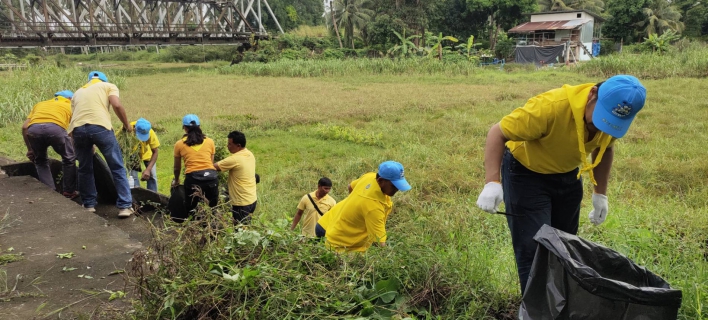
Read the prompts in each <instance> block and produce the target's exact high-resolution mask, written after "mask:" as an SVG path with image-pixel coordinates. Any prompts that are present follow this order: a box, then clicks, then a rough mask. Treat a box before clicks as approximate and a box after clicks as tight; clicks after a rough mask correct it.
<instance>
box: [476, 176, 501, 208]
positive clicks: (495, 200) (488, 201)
mask: <svg viewBox="0 0 708 320" xmlns="http://www.w3.org/2000/svg"><path fill="white" fill-rule="evenodd" d="M503 200H504V190H503V189H502V185H501V183H499V182H488V183H487V184H485V185H484V189H483V190H482V193H480V194H479V198H477V206H478V207H479V208H480V209H482V210H484V211H487V212H489V213H497V210H499V204H500V203H501V202H502V201H503Z"/></svg>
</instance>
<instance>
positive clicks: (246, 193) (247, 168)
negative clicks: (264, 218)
mask: <svg viewBox="0 0 708 320" xmlns="http://www.w3.org/2000/svg"><path fill="white" fill-rule="evenodd" d="M228 140H229V142H228V144H227V145H226V147H227V148H228V149H229V152H231V155H230V156H228V157H227V158H226V159H224V160H221V161H219V162H217V163H214V167H215V168H216V170H218V171H228V172H229V180H228V184H229V199H230V201H231V213H232V214H233V216H234V224H244V225H247V224H250V223H251V214H252V213H253V212H254V211H256V200H258V198H257V197H256V158H255V157H254V156H253V153H251V151H250V150H248V149H246V135H244V134H243V133H242V132H240V131H232V132H231V133H229V135H228Z"/></svg>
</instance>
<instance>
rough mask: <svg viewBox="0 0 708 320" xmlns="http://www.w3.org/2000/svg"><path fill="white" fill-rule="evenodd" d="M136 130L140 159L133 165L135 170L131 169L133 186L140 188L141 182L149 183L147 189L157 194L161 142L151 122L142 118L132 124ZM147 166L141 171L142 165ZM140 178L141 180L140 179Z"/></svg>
mask: <svg viewBox="0 0 708 320" xmlns="http://www.w3.org/2000/svg"><path fill="white" fill-rule="evenodd" d="M130 125H131V126H133V128H134V129H135V137H136V138H137V139H138V141H139V142H138V145H136V146H135V147H136V148H139V149H138V150H134V151H137V153H138V156H139V157H140V160H139V161H136V162H135V163H134V164H133V165H135V166H136V167H135V168H130V179H133V185H134V186H136V187H139V186H140V181H141V180H142V181H147V189H148V190H152V191H155V192H157V164H156V163H157V151H158V148H159V147H160V140H159V139H158V138H157V134H155V131H154V130H152V124H151V123H150V121H147V120H145V119H144V118H140V119H138V120H136V121H133V122H131V123H130ZM141 162H142V163H143V164H144V165H145V170H142V172H141V170H140V167H141V166H140V163H141ZM138 176H140V178H138Z"/></svg>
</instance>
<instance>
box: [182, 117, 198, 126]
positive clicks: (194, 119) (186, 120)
mask: <svg viewBox="0 0 708 320" xmlns="http://www.w3.org/2000/svg"><path fill="white" fill-rule="evenodd" d="M192 122H194V124H192ZM182 125H184V126H187V127H191V126H193V125H197V126H198V125H199V117H197V115H194V114H188V115H186V116H184V118H182Z"/></svg>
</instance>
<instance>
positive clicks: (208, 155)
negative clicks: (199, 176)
mask: <svg viewBox="0 0 708 320" xmlns="http://www.w3.org/2000/svg"><path fill="white" fill-rule="evenodd" d="M186 140H187V138H186V137H185V138H182V139H181V140H179V141H177V143H175V152H174V156H175V158H177V157H181V158H182V159H184V168H185V169H184V173H190V172H194V171H200V170H216V168H214V162H212V156H213V155H214V153H216V148H215V147H214V140H211V139H210V138H204V142H202V144H199V145H194V146H191V147H190V146H188V145H186V144H185V143H184V142H185V141H186Z"/></svg>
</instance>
